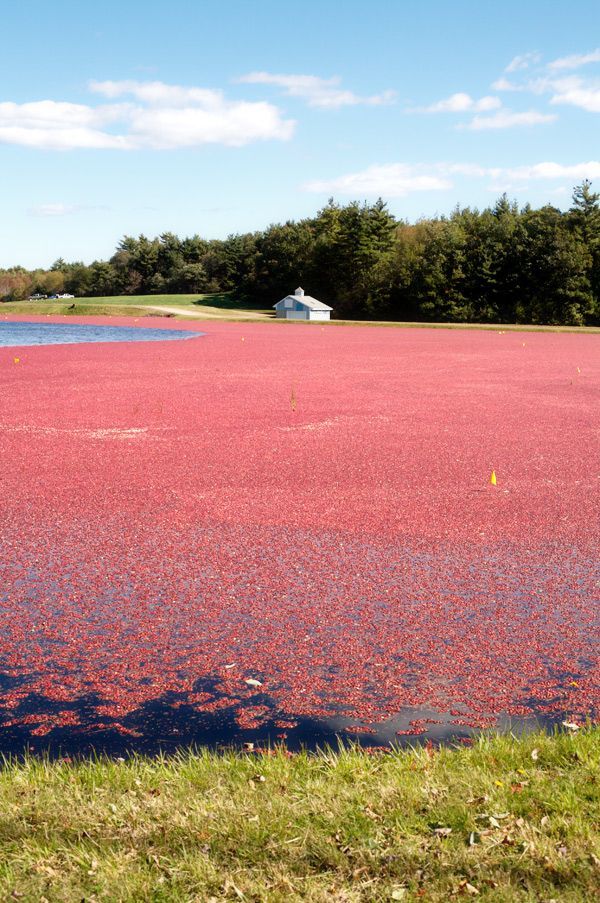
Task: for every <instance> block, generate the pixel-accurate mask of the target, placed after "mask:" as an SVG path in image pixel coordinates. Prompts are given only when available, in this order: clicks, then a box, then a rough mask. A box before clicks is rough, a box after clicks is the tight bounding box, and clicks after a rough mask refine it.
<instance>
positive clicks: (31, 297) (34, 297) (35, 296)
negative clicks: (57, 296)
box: [29, 292, 48, 301]
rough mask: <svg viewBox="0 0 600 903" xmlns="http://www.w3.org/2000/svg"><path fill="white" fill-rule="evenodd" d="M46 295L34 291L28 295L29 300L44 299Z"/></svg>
mask: <svg viewBox="0 0 600 903" xmlns="http://www.w3.org/2000/svg"><path fill="white" fill-rule="evenodd" d="M47 297H48V295H41V294H40V293H39V292H36V293H35V295H30V296H29V300H30V301H45V300H46V298H47Z"/></svg>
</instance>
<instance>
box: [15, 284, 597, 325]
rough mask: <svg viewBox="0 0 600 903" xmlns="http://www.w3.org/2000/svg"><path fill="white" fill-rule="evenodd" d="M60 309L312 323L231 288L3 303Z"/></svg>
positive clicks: (23, 309) (40, 310)
mask: <svg viewBox="0 0 600 903" xmlns="http://www.w3.org/2000/svg"><path fill="white" fill-rule="evenodd" d="M2 313H19V314H24V313H25V314H33V315H35V316H39V315H45V314H59V315H66V316H95V317H98V316H112V317H167V316H168V317H178V316H179V317H180V318H181V319H186V320H187V319H192V317H195V318H196V319H198V320H207V319H209V320H219V319H223V320H243V321H244V322H248V321H252V320H256V321H257V322H258V321H261V322H264V321H265V320H273V322H277V323H292V324H294V325H295V326H302V325H304V326H306V325H307V322H306V321H305V320H285V319H277V320H276V319H275V315H274V312H273V310H272V309H266V308H263V307H261V306H259V305H257V304H252V303H249V302H241V301H238V300H236V299H235V298H234V297H233V295H232V293H231V292H213V293H212V294H205V295H198V294H196V295H114V296H110V297H103V298H75V299H74V300H69V299H67V300H65V301H60V300H59V301H11V302H5V303H3V304H0V314H2ZM308 325H309V326H324V325H326V326H327V325H328V326H386V327H390V328H402V329H406V328H413V329H484V330H492V331H494V332H504V331H506V332H513V331H514V332H581V333H600V326H538V325H527V324H498V323H415V322H400V321H393V320H330V321H328V322H326V323H323V322H322V321H314V322H312V323H309V324H308Z"/></svg>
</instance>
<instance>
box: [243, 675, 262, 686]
mask: <svg viewBox="0 0 600 903" xmlns="http://www.w3.org/2000/svg"><path fill="white" fill-rule="evenodd" d="M246 683H247V684H248V686H249V687H262V682H261V681H260V680H256V679H255V678H254V677H248V678H247V679H246Z"/></svg>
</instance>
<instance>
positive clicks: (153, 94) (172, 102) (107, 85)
mask: <svg viewBox="0 0 600 903" xmlns="http://www.w3.org/2000/svg"><path fill="white" fill-rule="evenodd" d="M89 88H90V91H93V92H94V93H95V94H102V95H103V96H104V97H110V98H113V97H123V96H126V95H130V96H131V97H135V98H136V100H140V101H142V103H146V104H151V105H153V106H167V107H185V106H188V105H196V104H197V105H198V106H201V107H205V108H212V109H218V108H219V107H221V106H222V104H223V102H224V101H223V92H222V91H216V90H215V89H213V88H186V87H183V86H181V85H166V84H165V83H164V82H157V81H154V82H138V81H129V80H127V81H120V82H114V81H104V82H97V81H91V82H90V83H89Z"/></svg>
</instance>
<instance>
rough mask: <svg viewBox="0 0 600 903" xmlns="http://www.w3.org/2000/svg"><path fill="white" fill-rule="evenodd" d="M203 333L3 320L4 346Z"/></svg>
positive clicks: (142, 339)
mask: <svg viewBox="0 0 600 903" xmlns="http://www.w3.org/2000/svg"><path fill="white" fill-rule="evenodd" d="M198 335H202V333H200V332H191V331H190V330H188V329H156V328H149V327H147V326H140V327H137V326H92V325H88V324H84V325H82V324H80V323H0V348H7V347H23V346H30V345H76V344H78V343H80V342H159V341H169V340H172V339H191V338H194V336H198Z"/></svg>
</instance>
